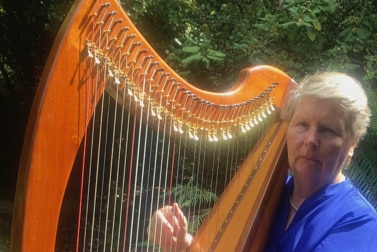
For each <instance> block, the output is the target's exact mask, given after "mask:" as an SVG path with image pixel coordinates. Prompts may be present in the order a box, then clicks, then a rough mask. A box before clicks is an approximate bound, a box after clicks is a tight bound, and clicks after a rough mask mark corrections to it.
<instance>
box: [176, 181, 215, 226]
mask: <svg viewBox="0 0 377 252" xmlns="http://www.w3.org/2000/svg"><path fill="white" fill-rule="evenodd" d="M171 194H172V196H173V197H174V198H175V199H176V202H177V203H178V205H179V206H180V207H182V208H186V209H189V210H188V212H189V213H188V214H189V215H188V218H189V232H191V233H195V231H196V230H197V229H198V228H199V226H200V224H201V223H202V222H203V220H205V219H206V218H207V217H208V214H209V212H210V209H211V208H210V207H211V206H213V204H214V203H215V202H216V201H217V200H218V196H217V195H216V194H215V193H213V192H211V191H208V190H205V189H202V188H199V187H198V186H195V185H193V180H192V179H190V180H189V182H188V183H187V184H185V185H184V184H180V185H177V186H176V187H174V188H173V189H172V190H171ZM192 209H195V211H192V212H193V213H195V214H190V212H191V211H190V210H192Z"/></svg>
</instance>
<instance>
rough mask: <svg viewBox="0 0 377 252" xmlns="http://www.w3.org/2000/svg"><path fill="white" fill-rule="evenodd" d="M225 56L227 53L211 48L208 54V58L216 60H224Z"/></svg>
mask: <svg viewBox="0 0 377 252" xmlns="http://www.w3.org/2000/svg"><path fill="white" fill-rule="evenodd" d="M225 56H226V54H225V53H222V52H219V51H215V50H211V49H210V50H208V54H207V58H209V59H211V60H215V61H223V60H224V58H225Z"/></svg>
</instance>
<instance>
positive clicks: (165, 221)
mask: <svg viewBox="0 0 377 252" xmlns="http://www.w3.org/2000/svg"><path fill="white" fill-rule="evenodd" d="M187 226H188V225H187V219H186V217H185V216H184V214H183V213H182V211H181V209H179V207H178V204H177V203H174V204H173V205H172V206H165V207H163V208H161V209H159V210H157V211H156V212H154V214H153V216H152V218H151V220H150V223H149V226H148V229H147V232H148V237H149V239H150V240H151V241H153V242H154V243H156V244H158V245H159V246H161V247H162V249H163V250H164V251H167V252H168V251H169V252H170V251H172V252H173V251H185V250H186V249H187V248H188V247H189V246H190V244H191V242H192V236H191V235H190V234H189V233H187Z"/></svg>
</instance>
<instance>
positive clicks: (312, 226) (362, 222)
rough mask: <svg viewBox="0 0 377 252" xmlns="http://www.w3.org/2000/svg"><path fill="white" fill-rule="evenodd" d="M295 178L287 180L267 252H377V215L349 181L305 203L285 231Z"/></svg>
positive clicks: (328, 189)
mask: <svg viewBox="0 0 377 252" xmlns="http://www.w3.org/2000/svg"><path fill="white" fill-rule="evenodd" d="M292 189H293V178H292V177H291V178H289V179H288V180H287V184H286V187H285V189H284V192H283V197H282V200H281V202H280V206H279V209H278V213H277V215H276V217H275V220H274V224H273V227H272V231H271V233H270V237H269V240H268V243H267V247H266V251H268V252H272V251H276V252H285V251H287V252H288V251H289V252H294V251H297V252H310V251H315V252H318V251H331V252H334V251H342V252H344V251H360V252H367V251H374V252H375V251H377V213H376V210H375V209H374V208H373V207H372V206H371V205H370V204H369V203H368V202H367V201H366V200H365V199H364V198H363V197H362V196H361V195H360V193H359V192H358V190H357V189H356V188H355V187H354V186H353V185H352V184H351V181H350V180H349V179H346V180H345V181H344V182H341V183H338V184H331V185H329V186H327V187H325V188H324V189H322V190H321V191H320V192H318V193H317V194H316V195H314V196H312V197H311V198H309V199H307V200H305V201H304V202H303V204H302V205H301V206H300V208H299V209H298V211H297V212H296V215H295V216H294V218H293V220H292V222H291V224H290V225H289V227H288V228H287V230H285V231H284V229H285V225H286V222H287V219H288V214H289V208H290V204H289V197H290V194H291V192H292Z"/></svg>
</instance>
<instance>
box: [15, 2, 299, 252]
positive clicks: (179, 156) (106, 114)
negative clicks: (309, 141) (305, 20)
mask: <svg viewBox="0 0 377 252" xmlns="http://www.w3.org/2000/svg"><path fill="white" fill-rule="evenodd" d="M292 85H294V81H293V80H292V79H291V78H289V76H287V75H286V74H285V73H283V72H282V71H280V70H278V69H275V68H273V67H271V66H257V67H252V68H247V69H244V70H242V71H241V72H240V74H239V76H238V79H237V81H236V85H235V86H234V87H233V88H232V89H231V90H229V91H227V92H223V93H213V92H208V91H204V90H201V89H198V88H196V87H195V86H193V85H191V84H189V83H187V82H186V81H185V80H183V79H182V78H181V77H180V76H179V75H177V74H176V73H175V72H174V71H173V70H172V69H171V68H170V67H169V66H168V65H167V64H166V63H164V61H163V60H162V59H161V58H160V57H159V56H158V55H157V54H156V53H155V52H154V51H153V49H152V48H151V46H150V45H149V44H148V43H147V42H146V41H145V39H144V38H143V37H142V35H141V34H140V33H139V32H138V30H137V29H136V28H135V27H134V25H133V24H132V22H131V21H130V20H129V18H128V17H127V15H126V13H125V12H124V11H123V10H122V8H121V7H120V5H119V3H118V2H116V1H115V0H108V1H101V0H98V1H89V0H81V1H76V2H75V3H74V4H73V7H72V9H71V11H70V13H69V15H68V17H67V18H66V20H65V22H64V24H63V27H62V28H61V30H60V32H59V34H58V37H57V39H56V41H55V43H54V45H53V48H52V51H51V54H50V56H49V58H48V61H47V64H46V67H45V69H44V72H43V75H42V77H41V81H40V84H39V87H38V90H37V93H36V97H35V101H34V104H33V107H32V111H31V115H30V120H29V124H28V127H27V132H26V137H25V142H24V148H23V152H22V157H21V162H20V172H19V178H18V184H17V191H16V199H15V210H14V220H13V230H12V245H11V246H12V251H71V250H76V251H78V250H80V251H84V250H87V251H92V250H102V251H118V250H123V251H124V250H129V251H135V250H140V251H154V250H155V249H157V248H154V247H153V246H152V245H151V244H147V245H146V244H145V243H144V241H146V240H147V238H146V235H145V230H146V225H147V224H148V220H149V218H150V216H151V214H152V213H153V211H154V210H156V209H157V208H158V207H161V206H162V205H164V204H170V203H172V202H173V201H177V200H179V199H180V197H181V196H182V195H181V194H179V193H177V192H175V191H174V188H177V187H179V185H191V186H193V187H192V190H193V189H195V190H197V189H198V188H199V187H200V188H199V189H200V190H202V191H204V192H208V191H211V190H213V191H214V193H213V194H220V190H222V188H220V187H221V186H220V184H227V185H226V186H223V187H226V188H225V190H224V193H222V196H221V197H220V199H219V200H218V201H217V203H215V205H214V206H213V205H211V204H210V203H204V205H205V207H211V208H212V210H211V212H210V214H209V217H208V218H207V219H206V220H205V221H204V223H203V224H201V226H200V228H199V230H197V231H196V240H197V241H198V242H199V243H200V244H201V246H202V248H203V251H241V250H245V251H246V250H254V251H261V249H262V248H263V246H264V243H265V241H266V236H267V233H268V227H269V225H270V224H271V221H272V217H271V216H272V215H273V214H274V209H275V206H276V204H277V202H278V197H279V195H280V193H279V191H280V190H281V188H282V186H283V184H284V178H285V176H286V173H287V161H286V155H285V149H284V142H285V133H284V132H285V127H286V126H285V123H282V122H281V121H280V120H279V119H277V118H278V116H276V114H278V111H279V109H281V107H282V106H283V104H284V97H285V94H286V93H287V90H288V89H289V88H291V86H292ZM273 110H276V112H272V111H273ZM271 112H272V114H273V115H274V114H275V115H274V116H273V115H271V116H269V117H270V119H264V121H269V123H262V121H263V120H262V118H263V117H265V116H266V114H269V113H271ZM262 124H263V126H261V125H262ZM256 125H258V127H256ZM253 127H254V128H253ZM262 128H263V129H264V128H265V130H264V131H263V132H264V133H261V132H262ZM243 131H246V133H244V132H243ZM253 135H254V136H253ZM249 142H254V143H255V144H254V145H253V146H254V147H252V146H251V144H249ZM189 144H191V145H192V146H194V147H187V146H188V145H189ZM206 148H207V149H209V152H211V153H212V154H213V155H212V154H211V155H209V154H208V155H207V154H204V153H205V151H204V149H206ZM236 152H240V153H250V154H248V155H246V154H245V155H243V156H242V155H241V157H239V156H238V154H237V155H235V153H236ZM189 156H191V157H194V158H193V160H188V157H189ZM235 156H237V157H235ZM224 158H225V159H224ZM224 160H225V161H224ZM208 164H212V165H210V166H211V167H208V166H209V165H208ZM75 167H78V168H75ZM224 167H225V168H224ZM228 167H230V168H229V169H228ZM275 167H280V168H279V169H275ZM75 174H76V175H77V174H78V176H76V175H75ZM218 174H222V176H220V177H221V181H220V179H219V176H218ZM224 174H225V175H224ZM224 177H227V179H226V180H227V181H226V182H223V181H224V180H225V179H224ZM230 177H232V179H231V181H230ZM228 181H230V182H229V183H228ZM199 182H203V184H202V185H200V186H198V184H199ZM72 184H73V186H72ZM209 185H210V186H209ZM194 186H195V187H194ZM211 186H212V187H211ZM70 188H72V189H70ZM150 188H151V189H150ZM218 188H220V189H218ZM181 189H182V188H181ZM70 191H72V192H73V193H72V195H74V196H71V200H72V202H74V203H75V204H76V203H77V209H78V210H77V211H76V214H74V215H69V213H71V212H70V209H71V206H72V205H73V203H72V202H71V201H69V200H66V198H70V196H69V195H71V194H70ZM174 193H175V194H174ZM213 194H211V195H213ZM67 195H68V196H67ZM199 198H200V197H199ZM193 200H194V199H193ZM65 202H68V203H65ZM186 204H187V205H190V204H191V202H190V201H187V200H186ZM75 208H76V207H75ZM67 209H68V210H67ZM183 209H184V210H185V211H186V212H187V214H188V216H190V215H193V213H194V212H200V211H202V210H203V209H204V206H199V205H197V204H195V206H190V207H185V206H183ZM63 212H67V213H68V215H67V216H68V217H63ZM70 221H73V226H75V229H74V230H73V231H71V230H70V229H69V231H68V232H66V233H69V234H70V235H72V236H73V240H72V241H68V242H67V241H65V240H64V238H63V242H62V244H63V248H62V247H59V244H58V237H59V235H60V233H62V232H63V231H64V228H67V227H64V224H66V223H68V222H70ZM62 230H63V231H62ZM63 233H64V232H63ZM71 245H72V246H73V248H72V247H69V246H71ZM67 246H68V247H67Z"/></svg>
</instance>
